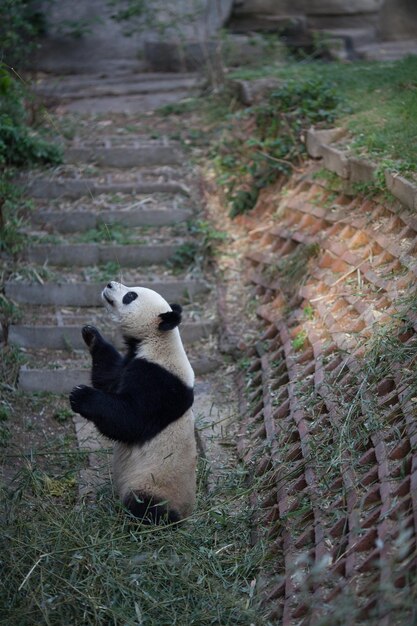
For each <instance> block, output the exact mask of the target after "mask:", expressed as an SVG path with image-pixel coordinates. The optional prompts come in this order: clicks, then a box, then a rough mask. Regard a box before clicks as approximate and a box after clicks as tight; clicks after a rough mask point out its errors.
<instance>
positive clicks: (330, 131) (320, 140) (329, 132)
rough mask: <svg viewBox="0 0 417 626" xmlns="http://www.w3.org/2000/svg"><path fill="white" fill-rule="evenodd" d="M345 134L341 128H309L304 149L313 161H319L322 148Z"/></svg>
mask: <svg viewBox="0 0 417 626" xmlns="http://www.w3.org/2000/svg"><path fill="white" fill-rule="evenodd" d="M345 134H346V131H345V130H344V129H343V128H326V129H323V130H321V129H315V128H310V129H309V130H308V131H307V133H306V149H307V152H308V154H309V155H310V156H311V157H312V158H313V159H321V157H322V156H323V150H322V148H323V146H324V145H327V144H330V143H332V142H333V141H337V140H338V139H340V137H343V135H345Z"/></svg>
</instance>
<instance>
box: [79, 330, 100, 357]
mask: <svg viewBox="0 0 417 626" xmlns="http://www.w3.org/2000/svg"><path fill="white" fill-rule="evenodd" d="M81 333H82V336H83V339H84V341H85V343H86V344H87V346H88V347H89V348H90V351H91V350H93V349H94V348H95V347H96V346H97V345H98V343H99V342H100V341H101V335H100V332H99V331H98V330H97V328H96V327H95V326H90V325H87V326H83V328H82V330H81Z"/></svg>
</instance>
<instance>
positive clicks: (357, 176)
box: [349, 157, 376, 183]
mask: <svg viewBox="0 0 417 626" xmlns="http://www.w3.org/2000/svg"><path fill="white" fill-rule="evenodd" d="M375 171H376V165H375V163H371V161H367V160H365V159H358V158H356V157H349V175H350V182H352V183H371V182H372V181H373V180H374V176H375Z"/></svg>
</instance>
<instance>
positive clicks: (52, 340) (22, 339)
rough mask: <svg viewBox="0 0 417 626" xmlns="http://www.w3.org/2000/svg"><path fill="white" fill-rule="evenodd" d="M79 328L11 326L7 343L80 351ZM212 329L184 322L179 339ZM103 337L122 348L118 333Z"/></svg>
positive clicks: (202, 335) (189, 339) (196, 336)
mask: <svg viewBox="0 0 417 626" xmlns="http://www.w3.org/2000/svg"><path fill="white" fill-rule="evenodd" d="M85 323H87V320H85ZM81 327H82V324H79V325H77V326H31V325H13V326H10V328H9V334H8V342H9V343H11V344H14V345H17V346H19V347H21V348H39V349H48V350H68V349H70V350H82V349H83V348H85V343H84V341H83V338H82V336H81ZM99 327H100V326H99ZM214 328H215V325H214V324H213V323H212V322H185V323H184V324H181V337H182V339H183V341H184V343H186V344H190V343H193V342H195V341H199V340H201V339H206V338H208V337H209V336H210V335H211V334H212V333H213V331H214ZM104 335H105V337H106V338H107V339H108V340H109V341H110V342H111V343H113V344H114V345H115V346H117V347H118V348H122V347H123V345H124V344H123V339H122V337H120V336H119V334H118V333H116V332H114V331H113V332H111V331H110V332H104Z"/></svg>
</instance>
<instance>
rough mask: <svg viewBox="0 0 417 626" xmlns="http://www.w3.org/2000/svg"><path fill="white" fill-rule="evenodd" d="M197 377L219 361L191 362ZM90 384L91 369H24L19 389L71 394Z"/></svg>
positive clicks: (205, 359)
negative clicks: (78, 388)
mask: <svg viewBox="0 0 417 626" xmlns="http://www.w3.org/2000/svg"><path fill="white" fill-rule="evenodd" d="M191 366H192V368H193V370H194V373H195V374H196V376H200V375H203V374H208V373H209V372H213V371H215V370H217V369H218V367H219V360H218V359H214V358H197V359H192V360H191ZM88 384H90V369H88V368H85V369H84V368H71V367H63V368H62V369H24V368H23V367H22V368H21V369H20V372H19V383H18V387H19V389H20V390H21V391H25V392H28V393H36V392H49V393H57V394H59V393H69V392H70V391H71V389H72V388H73V387H75V386H76V385H88Z"/></svg>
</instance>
